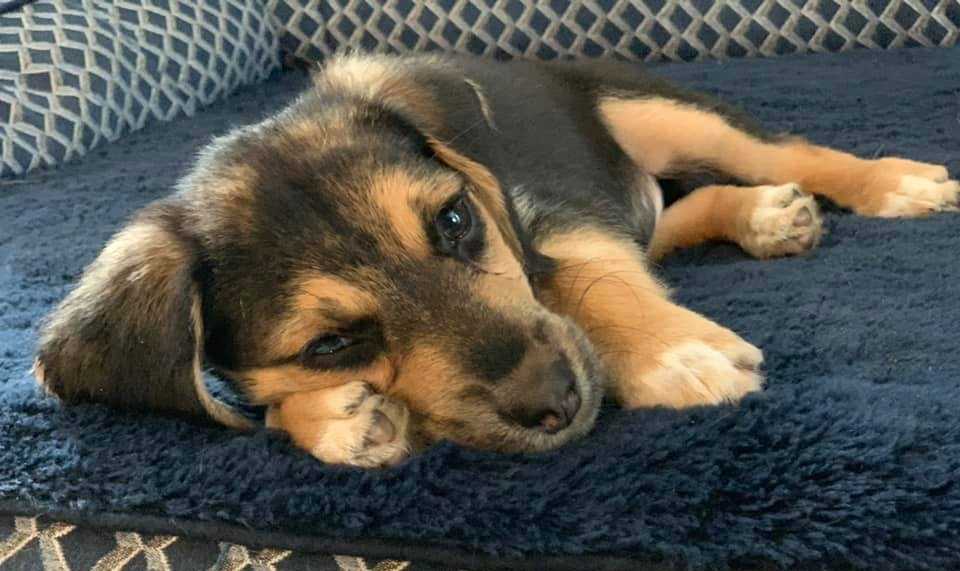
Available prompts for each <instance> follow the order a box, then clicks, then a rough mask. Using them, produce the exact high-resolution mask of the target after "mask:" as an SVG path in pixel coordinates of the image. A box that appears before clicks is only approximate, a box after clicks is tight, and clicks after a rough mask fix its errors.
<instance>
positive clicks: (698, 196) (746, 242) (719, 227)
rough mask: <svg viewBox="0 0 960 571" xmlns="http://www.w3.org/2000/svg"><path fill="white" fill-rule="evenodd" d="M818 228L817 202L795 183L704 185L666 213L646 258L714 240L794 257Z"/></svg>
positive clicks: (814, 238)
mask: <svg viewBox="0 0 960 571" xmlns="http://www.w3.org/2000/svg"><path fill="white" fill-rule="evenodd" d="M822 229H823V224H822V221H821V219H820V214H819V210H818V208H817V205H816V202H815V201H814V200H813V198H812V197H811V196H809V195H806V194H803V193H802V191H801V190H800V187H799V186H798V185H795V184H786V185H781V186H758V187H738V186H706V187H703V188H699V189H697V190H695V191H693V192H692V193H690V194H689V195H687V196H685V197H683V198H682V199H681V200H679V201H677V202H676V203H675V204H673V205H672V206H671V207H670V208H668V209H667V211H666V212H665V213H664V215H663V217H662V218H661V220H660V221H659V222H658V223H657V226H656V230H655V232H654V235H653V239H652V240H651V241H650V245H649V247H648V254H649V256H650V258H651V259H652V260H659V259H660V258H662V257H663V256H665V255H667V254H668V253H670V252H671V251H673V250H676V249H680V248H690V247H692V246H696V245H698V244H701V243H703V242H708V241H713V240H722V241H728V242H733V243H735V244H738V245H739V246H740V247H741V248H743V249H744V250H746V251H747V252H749V253H750V254H751V255H753V256H755V257H757V258H769V257H773V256H783V255H787V254H799V253H801V252H804V251H806V250H809V249H811V248H813V247H814V246H815V245H816V243H817V241H818V240H819V239H820V235H821V233H822Z"/></svg>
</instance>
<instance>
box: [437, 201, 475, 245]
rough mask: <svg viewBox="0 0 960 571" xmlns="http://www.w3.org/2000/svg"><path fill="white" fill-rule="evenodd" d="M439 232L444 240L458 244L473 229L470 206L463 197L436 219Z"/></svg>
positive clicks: (444, 209) (448, 206)
mask: <svg viewBox="0 0 960 571" xmlns="http://www.w3.org/2000/svg"><path fill="white" fill-rule="evenodd" d="M434 224H435V225H436V227H437V232H438V233H439V234H440V236H441V237H443V239H444V240H446V241H447V242H449V243H451V244H456V243H457V242H459V241H460V240H461V239H463V237H464V236H466V235H467V234H468V233H469V232H470V229H471V228H472V227H473V215H472V214H471V213H470V206H469V205H468V204H467V201H466V200H464V199H463V197H460V198H458V199H457V200H456V201H454V202H453V203H451V204H449V205H447V206H445V207H444V208H443V210H441V211H440V213H439V214H437V217H436V218H435V219H434Z"/></svg>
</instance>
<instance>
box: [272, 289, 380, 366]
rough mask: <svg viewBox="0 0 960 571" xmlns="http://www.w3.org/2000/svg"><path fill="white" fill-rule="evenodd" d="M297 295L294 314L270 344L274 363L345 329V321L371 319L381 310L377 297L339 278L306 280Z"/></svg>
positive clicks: (277, 328) (278, 327) (292, 305)
mask: <svg viewBox="0 0 960 571" xmlns="http://www.w3.org/2000/svg"><path fill="white" fill-rule="evenodd" d="M293 291H294V294H293V297H292V299H291V303H290V311H288V314H287V316H286V317H285V318H284V319H282V320H281V321H280V322H279V323H277V324H276V326H275V327H274V328H273V330H272V332H271V334H270V340H269V341H268V343H267V344H268V347H269V349H268V350H269V352H270V355H269V357H271V358H274V359H283V358H286V357H289V356H290V355H294V354H296V353H297V352H299V351H300V350H301V349H302V348H303V347H304V346H305V345H306V344H307V343H309V342H310V340H311V339H313V338H314V337H316V336H317V335H318V334H320V333H322V332H324V331H325V330H329V329H333V328H336V327H338V326H341V325H342V319H344V318H346V319H359V318H364V317H368V316H370V315H374V314H375V313H376V312H377V309H378V305H377V301H376V298H374V297H373V295H371V294H370V293H368V292H366V291H364V290H362V289H360V288H359V287H357V286H355V285H352V284H351V283H350V282H349V281H347V280H346V279H344V278H340V277H336V276H328V275H319V274H312V275H309V276H304V277H302V278H300V279H298V280H296V281H295V282H294V286H293Z"/></svg>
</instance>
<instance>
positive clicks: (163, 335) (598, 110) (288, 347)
mask: <svg viewBox="0 0 960 571" xmlns="http://www.w3.org/2000/svg"><path fill="white" fill-rule="evenodd" d="M704 172H707V173H712V174H714V175H716V176H717V177H719V178H722V179H724V180H728V181H738V182H739V183H740V184H743V185H753V186H705V187H701V188H698V189H695V190H693V191H692V192H689V193H687V194H686V195H685V196H683V197H682V198H681V199H680V200H679V201H677V202H676V203H675V204H673V205H672V206H670V207H669V208H668V209H666V210H664V209H663V204H664V202H663V198H662V195H661V186H666V185H669V186H671V187H683V186H684V185H687V186H689V181H690V180H691V178H692V177H693V175H696V176H697V177H700V176H701V175H702V174H703V173H704ZM808 193H810V194H818V195H822V196H825V197H827V198H829V199H832V200H833V201H834V202H836V203H838V204H840V205H842V206H845V207H848V208H850V209H852V210H853V211H855V212H857V213H860V214H864V215H869V216H892V217H893V216H919V215H924V214H928V213H931V212H935V211H940V210H953V209H955V207H956V204H957V199H958V184H957V182H956V181H951V180H948V175H947V171H946V170H945V169H944V168H943V167H940V166H935V165H929V164H923V163H917V162H912V161H908V160H901V159H892V158H891V159H880V160H864V159H859V158H856V157H854V156H851V155H849V154H845V153H841V152H837V151H833V150H829V149H825V148H821V147H816V146H813V145H810V144H807V143H805V142H803V141H802V140H798V139H792V138H785V137H773V136H770V135H768V134H765V133H764V132H763V131H761V130H760V129H759V128H758V127H756V126H755V125H753V123H752V122H750V121H749V120H747V119H745V118H744V117H743V116H741V115H740V114H738V113H736V112H734V111H732V110H731V109H729V108H727V107H725V106H723V105H721V104H719V103H717V102H714V101H711V100H708V99H706V98H704V97H701V96H698V95H694V94H690V93H687V92H684V91H681V90H678V89H677V88H674V87H672V86H670V85H667V84H665V83H663V82H661V81H660V80H657V79H654V78H651V77H647V76H644V75H642V74H641V73H640V72H638V70H637V68H636V67H635V66H628V65H620V64H614V63H599V62H590V63H583V64H538V63H531V62H513V63H493V62H488V61H478V60H469V59H457V58H449V59H443V58H435V57H408V58H393V57H386V56H351V57H344V58H340V59H337V60H334V61H333V62H331V63H330V64H329V65H327V66H326V68H325V69H323V70H322V71H321V72H319V73H318V75H317V76H316V78H315V81H314V85H313V87H312V89H310V90H309V91H308V92H307V93H305V94H304V95H303V96H302V97H301V98H300V99H298V100H297V101H296V102H295V103H293V104H292V105H290V106H289V107H288V108H287V109H285V110H283V111H281V112H280V113H278V114H277V115H275V116H273V117H270V118H269V119H267V120H265V121H263V122H261V123H259V124H256V125H252V126H249V127H245V128H241V129H238V130H236V131H234V132H232V133H230V134H228V135H226V136H224V137H222V138H219V139H217V140H215V141H214V142H213V143H212V144H211V145H210V146H209V147H208V148H207V149H206V150H205V151H203V153H202V155H201V156H200V158H199V160H198V161H197V163H196V166H195V167H194V168H193V170H192V172H191V173H190V174H189V175H188V176H187V177H186V178H185V179H184V180H183V181H182V183H181V184H180V187H179V189H178V191H177V192H176V193H175V194H173V195H172V196H171V197H169V198H167V199H165V200H162V201H159V202H157V203H155V204H153V205H151V206H149V207H147V208H146V209H144V210H143V211H142V212H140V213H139V214H138V215H137V216H136V217H135V218H134V219H133V220H132V221H131V222H130V224H129V225H128V226H127V227H126V228H124V229H123V230H122V231H121V232H120V233H119V234H117V236H116V237H114V238H113V240H111V242H110V243H109V244H108V245H107V246H106V248H105V249H104V251H103V253H102V254H101V255H100V257H99V258H98V259H97V260H96V261H95V262H94V263H93V264H92V265H91V266H90V267H89V268H88V269H87V271H86V274H85V275H84V277H83V279H82V281H81V282H80V284H79V285H78V286H77V288H76V289H75V290H74V291H73V292H72V293H71V294H70V295H69V296H68V297H67V298H66V300H65V301H64V302H63V303H62V304H61V305H60V307H59V308H58V309H57V310H56V312H55V313H54V314H53V315H52V316H51V318H50V320H49V322H48V324H47V325H46V327H45V329H44V330H43V332H42V335H41V339H40V345H39V351H38V357H37V365H36V374H37V377H38V379H39V380H40V381H41V383H42V384H43V386H45V387H46V388H47V389H48V390H50V391H51V392H53V393H54V394H56V395H59V396H60V397H61V398H62V399H63V400H65V401H67V402H78V401H97V402H104V403H109V404H113V405H117V406H124V407H132V408H137V409H149V410H157V411H167V412H174V413H186V414H192V415H197V416H206V417H209V418H213V419H215V420H217V421H220V422H223V423H225V424H227V425H230V426H236V427H242V426H246V425H247V424H248V423H247V422H246V421H245V420H244V419H243V418H242V417H240V416H239V415H237V414H236V413H235V412H233V411H232V410H230V409H229V408H228V407H225V406H223V405H222V404H220V403H219V402H217V401H216V400H215V399H214V398H212V397H211V395H210V394H209V392H208V391H207V389H206V388H205V386H204V384H203V381H202V375H201V369H203V368H204V367H206V366H211V367H214V368H216V369H217V370H219V371H220V372H221V373H222V374H223V375H225V376H227V377H229V378H232V379H233V380H235V381H236V382H237V383H238V384H239V386H241V387H242V389H243V390H244V392H245V393H246V395H247V396H248V397H249V399H250V400H251V401H253V402H255V403H262V404H266V405H269V406H270V414H269V417H268V420H269V422H270V424H271V425H273V426H277V427H280V428H282V429H284V430H286V431H287V432H288V433H289V434H290V435H291V437H292V438H293V439H294V440H295V441H296V442H297V443H298V444H299V445H300V446H302V447H303V448H305V449H307V450H309V451H310V452H311V453H313V454H314V455H315V456H316V457H318V458H320V459H322V460H325V461H328V462H335V463H345V464H353V465H360V466H377V465H384V464H391V463H395V462H397V461H399V460H400V459H402V458H403V457H404V456H405V455H406V454H408V453H409V452H410V450H411V449H412V448H415V447H416V446H419V445H421V444H425V443H427V442H430V441H433V440H436V439H452V440H454V441H456V442H460V443H463V444H466V445H469V446H476V447H482V448H489V449H496V450H503V451H536V450H544V449H548V448H552V447H556V446H558V445H560V444H563V443H564V442H567V441H569V440H570V439H571V438H574V437H577V436H580V435H582V434H584V433H585V432H587V431H588V430H589V429H590V427H591V425H592V423H593V421H594V418H595V416H596V414H597V410H598V405H599V402H600V398H601V393H602V392H604V391H606V392H608V393H609V394H611V395H612V396H614V397H615V398H616V399H618V400H619V401H620V402H621V403H622V404H623V405H624V406H627V407H648V406H658V405H660V406H668V407H688V406H694V405H704V404H714V403H720V402H726V401H736V400H738V399H740V398H741V397H742V396H743V395H745V394H747V393H749V392H751V391H756V390H759V389H760V387H761V375H760V372H759V366H760V364H761V361H762V360H763V358H762V354H761V352H760V350H759V349H757V348H756V347H754V346H753V345H751V344H750V343H748V342H746V341H744V340H743V339H742V338H740V337H739V336H738V335H737V334H735V333H733V332H732V331H730V330H728V329H725V328H723V327H721V326H719V325H717V324H715V323H713V322H711V321H710V320H708V319H706V318H704V317H702V316H700V315H698V314H696V313H694V312H691V311H689V310H687V309H684V308H682V307H679V306H677V305H676V304H674V303H672V302H671V301H670V299H669V296H668V294H667V290H666V289H665V288H664V286H663V285H662V284H661V283H659V282H658V281H657V280H656V279H655V278H654V277H653V276H652V275H651V274H650V272H649V271H648V269H647V261H648V260H649V259H651V258H657V257H659V256H662V255H664V254H665V253H666V252H668V251H670V250H671V249H674V248H677V247H685V246H690V245H694V244H697V243H700V242H703V241H705V240H727V241H731V242H735V243H737V244H739V245H740V246H741V247H743V248H744V249H745V250H746V251H747V252H749V253H750V254H752V255H754V256H758V257H770V256H781V255H787V254H796V253H800V252H803V251H805V250H808V249H810V248H812V247H813V246H814V245H815V244H816V243H817V240H818V238H819V235H820V230H821V224H820V218H819V214H818V211H817V208H816V205H815V202H814V200H813V198H812V196H811V195H810V194H808Z"/></svg>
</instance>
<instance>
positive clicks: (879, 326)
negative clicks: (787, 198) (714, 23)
mask: <svg viewBox="0 0 960 571" xmlns="http://www.w3.org/2000/svg"><path fill="white" fill-rule="evenodd" d="M656 72H657V73H660V74H662V75H664V76H667V77H670V78H673V79H676V80H680V81H684V82H686V83H688V84H690V85H692V86H694V87H697V88H700V89H704V90H706V91H710V92H712V93H715V94H717V95H720V96H721V97H724V98H727V99H730V100H732V101H735V102H738V103H739V104H740V105H741V106H742V107H744V108H745V109H746V110H748V111H749V112H751V113H753V114H754V115H756V116H757V117H758V118H759V119H761V120H762V121H763V122H765V123H766V124H767V125H769V126H771V127H773V128H774V129H778V130H784V131H792V132H795V133H799V134H803V135H805V136H807V137H808V138H810V139H812V140H813V141H816V142H817V143H820V144H825V145H830V146H833V147H838V148H842V149H847V150H850V151H854V152H856V153H858V154H860V155H865V156H882V155H903V156H907V157H911V158H915V159H918V160H924V161H929V162H936V163H945V164H946V165H947V166H948V168H950V170H951V172H952V173H953V175H954V176H955V177H956V176H957V175H958V174H960V49H942V50H927V49H910V50H901V51H896V52H887V53H878V52H869V51H860V52H855V53H851V54H845V55H833V56H825V55H824V56H820V55H818V56H805V57H788V58H782V59H775V60H752V61H748V60H740V61H735V62H728V63H716V62H711V63H702V64H688V65H665V66H661V67H658V68H656ZM304 85H305V82H304V79H303V78H302V77H301V76H297V75H285V76H281V77H278V78H274V79H272V80H271V81H269V82H267V83H265V84H262V85H259V86H256V87H253V88H249V89H247V90H246V91H244V92H242V93H240V94H238V95H237V96H235V97H233V98H231V99H229V100H227V101H226V102H224V103H222V104H219V105H217V106H215V107H213V108H211V109H209V110H207V111H204V112H202V113H201V114H199V115H198V116H197V117H195V118H192V119H182V120H179V121H174V122H172V123H169V124H158V125H154V126H153V127H151V128H149V129H146V130H145V131H141V132H139V133H136V134H132V135H129V136H128V137H127V138H126V139H124V140H123V141H121V142H119V143H116V144H113V145H111V146H108V147H105V148H104V149H103V150H99V151H96V152H94V153H93V154H92V155H91V156H88V157H86V158H84V159H83V160H82V161H80V162H78V163H75V164H71V165H67V166H64V167H62V168H60V169H58V170H56V171H50V172H36V173H34V174H32V175H30V176H29V177H28V178H26V179H22V180H10V181H4V182H0V502H2V510H3V513H5V514H25V515H34V514H47V515H48V516H49V517H52V518H56V519H58V520H60V521H69V522H74V523H80V524H86V525H90V526H95V527H100V528H106V529H114V530H123V529H132V530H138V531H143V532H151V533H169V534H175V535H184V536H190V537H197V538H207V539H215V540H218V541H232V542H238V543H244V544H247V545H251V546H258V545H259V546H275V547H282V548H291V549H297V550H300V551H307V552H309V551H318V552H325V553H352V554H357V555H366V556H371V557H386V556H390V557H392V558H394V559H407V560H409V559H412V560H415V561H422V562H424V565H441V566H456V567H457V568H470V567H479V568H491V567H498V566H501V567H507V568H530V569H545V568H568V569H586V568H596V569H603V568H611V569H612V568H624V569H637V568H641V567H647V566H649V567H656V568H664V569H667V568H687V567H689V568H721V569H722V568H745V569H758V568H788V567H790V568H816V569H821V568H840V569H850V568H856V569H886V568H889V569H947V568H958V567H960V485H958V482H957V478H958V476H960V357H958V356H957V344H958V339H960V215H956V214H943V215H939V216H936V217H933V218H931V219H927V220H915V221H899V220H871V219H864V218H859V217H855V216H852V215H849V214H847V213H844V212H841V211H839V210H836V209H830V210H828V213H827V221H826V224H827V227H828V230H829V233H828V234H827V236H826V238H825V239H824V241H823V243H822V245H821V246H820V247H819V248H818V249H817V250H816V251H814V252H813V253H812V254H810V255H808V256H804V257H801V258H795V259H783V260H775V261H756V260H752V259H749V258H748V257H747V256H745V255H744V254H742V253H740V252H739V251H738V250H737V249H736V248H734V247H731V246H724V245H715V246H709V247H702V248H698V249H695V250H691V251H687V252H682V253H680V254H678V255H676V256H674V257H672V258H670V259H668V260H667V261H666V262H665V263H664V265H663V267H662V274H663V275H664V277H665V278H666V279H667V280H668V281H669V282H670V283H671V284H672V285H673V286H675V287H676V288H677V297H678V298H679V299H680V300H681V301H682V302H684V303H686V304H687V305H688V306H690V307H692V308H694V309H696V310H698V311H701V312H703V313H705V314H706V315H708V316H711V317H712V318H714V319H716V320H718V321H719V322H720V323H723V324H725V325H727V326H729V327H731V328H733V329H734V330H736V331H738V332H740V333H741V334H742V335H744V336H745V337H746V338H747V339H749V340H750V341H752V342H753V343H755V344H757V345H759V346H760V347H762V348H763V349H764V350H765V352H766V358H767V362H766V371H767V374H768V377H769V383H768V388H767V390H766V391H765V392H764V393H763V394H759V395H755V396H751V397H749V398H747V399H746V400H745V401H744V402H743V403H742V404H741V405H740V406H737V407H719V408H707V409H698V410H690V411H684V412H673V411H665V410H653V411H634V412H625V411H621V410H619V409H617V408H615V407H613V406H609V407H607V408H606V409H605V410H604V413H603V415H602V417H601V420H600V423H599V426H598V427H597V429H596V430H595V431H594V432H593V433H592V434H591V435H590V436H589V437H588V438H586V439H584V440H582V441H579V442H577V443H575V444H572V445H570V446H568V447H566V448H564V449H562V450H558V451H555V452H552V453H548V454H541V455H536V456H500V455H495V454H490V453H484V452H477V451H470V450H465V449H460V448H458V447H456V446H453V445H449V444H441V445H439V446H436V447H435V448H433V449H431V450H430V451H428V452H427V453H426V454H424V455H422V456H419V457H417V458H414V459H412V460H410V461H409V462H407V463H405V464H404V465H402V466H400V467H398V468H395V469H391V470H387V471H383V472H364V471H361V470H354V469H344V468H334V467H327V466H324V465H322V464H320V463H319V462H317V461H315V460H313V459H312V458H310V457H309V456H307V455H306V454H304V453H302V452H300V451H298V450H296V449H295V448H293V447H292V446H291V445H290V444H289V443H287V442H286V441H285V440H284V438H282V437H279V436H276V435H272V434H268V433H267V432H265V431H262V432H256V433H252V434H244V433H239V432H234V431H230V430H227V429H219V428H215V427H206V426H200V425H195V424H191V423H188V422H183V421H178V420H173V419H168V418H161V417H151V416H145V415H128V414H122V413H119V412H116V411H113V410H109V409H107V408H104V407H98V406H83V407H76V408H68V409H61V408H60V407H59V406H58V405H57V404H56V403H55V402H52V401H51V400H48V399H46V398H44V397H43V396H42V395H41V394H40V393H39V391H38V389H36V388H35V386H34V383H33V381H32V379H31V378H30V377H29V374H28V369H29V367H30V365H31V360H32V357H31V352H32V345H33V342H34V328H35V327H36V325H37V323H38V320H39V319H40V318H41V317H42V316H43V315H44V314H45V313H46V312H47V311H48V310H49V309H50V308H51V307H52V306H53V305H54V304H55V303H56V302H57V301H58V300H59V299H60V298H61V297H62V296H63V295H64V293H65V292H66V291H67V290H68V289H69V288H70V287H71V284H73V283H74V282H75V280H76V279H77V278H78V276H79V274H80V272H81V270H82V268H83V266H84V265H85V264H87V263H88V262H89V261H90V260H91V259H92V258H93V257H94V256H95V255H96V253H97V252H98V251H99V249H100V248H101V246H102V245H103V243H104V241H105V240H106V239H107V238H108V237H109V236H110V235H111V233H112V232H113V231H114V230H115V229H116V228H117V227H118V226H119V225H120V224H121V223H122V221H123V220H124V219H125V218H127V217H128V216H129V215H130V214H131V213H132V212H133V211H135V210H136V209H137V208H139V207H141V206H142V205H144V204H145V203H147V202H148V201H150V200H152V199H155V198H157V197H160V196H163V195H164V194H166V193H167V192H168V191H169V189H170V188H171V185H172V184H173V182H174V180H175V179H176V177H177V176H178V174H179V173H181V172H182V171H183V170H184V168H185V167H186V165H187V164H188V161H189V160H190V157H191V156H192V154H193V153H194V152H195V151H196V149H197V148H198V147H199V146H200V145H202V144H203V143H204V142H206V141H207V140H208V139H209V138H210V136H211V135H212V134H214V133H222V132H223V131H225V130H226V129H228V128H230V127H232V126H235V125H238V124H242V123H245V122H249V121H252V120H255V119H257V118H258V117H260V116H262V114H264V113H265V112H267V111H268V110H271V109H275V108H279V107H280V106H281V105H282V104H283V103H284V102H285V101H287V100H288V99H290V98H291V97H292V96H293V95H294V94H295V93H296V92H297V91H298V90H299V89H301V88H302V87H303V86H304ZM2 540H3V538H2V537H0V543H2ZM280 568H282V567H280ZM411 568H412V569H418V567H417V565H413V566H412V567H411Z"/></svg>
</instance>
